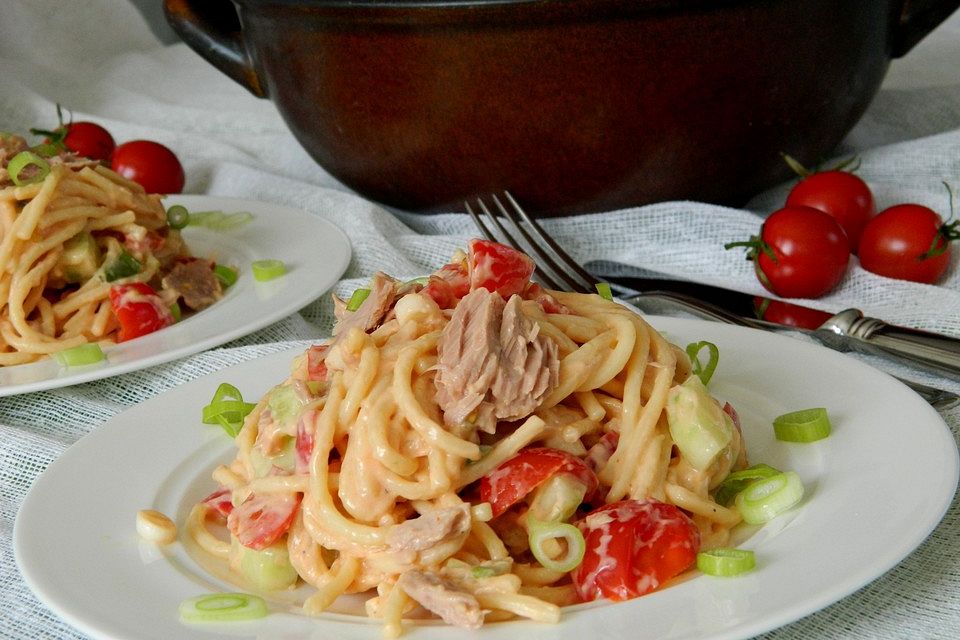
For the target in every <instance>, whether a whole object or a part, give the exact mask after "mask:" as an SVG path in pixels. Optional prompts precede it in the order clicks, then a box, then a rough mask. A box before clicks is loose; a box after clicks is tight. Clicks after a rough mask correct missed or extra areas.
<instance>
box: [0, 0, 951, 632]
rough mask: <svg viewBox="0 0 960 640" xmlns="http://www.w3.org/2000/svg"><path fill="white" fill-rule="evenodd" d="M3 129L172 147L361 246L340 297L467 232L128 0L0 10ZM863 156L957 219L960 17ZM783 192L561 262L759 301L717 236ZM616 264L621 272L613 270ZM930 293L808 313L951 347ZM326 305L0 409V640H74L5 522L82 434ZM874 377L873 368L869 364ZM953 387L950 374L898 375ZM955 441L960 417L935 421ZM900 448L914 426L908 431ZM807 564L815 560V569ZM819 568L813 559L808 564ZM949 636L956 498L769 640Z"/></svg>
mask: <svg viewBox="0 0 960 640" xmlns="http://www.w3.org/2000/svg"><path fill="white" fill-rule="evenodd" d="M0 78H2V85H0V86H2V89H0V130H9V131H16V132H25V131H26V130H27V129H28V128H29V127H31V126H38V125H47V126H49V125H51V124H52V123H53V118H54V117H55V114H54V105H55V103H57V102H59V103H61V104H63V105H64V106H65V107H67V108H69V109H70V110H71V111H72V112H73V114H74V117H75V118H76V119H87V118H89V119H94V120H96V121H98V122H100V123H101V124H103V125H104V126H106V127H107V128H108V129H109V130H110V131H112V133H113V134H114V136H115V137H116V138H117V140H118V141H123V140H129V139H134V138H150V139H154V140H158V141H160V142H163V143H165V144H167V145H168V146H170V147H171V148H173V149H175V150H176V151H177V153H178V154H179V156H180V157H181V159H182V160H183V161H184V164H185V167H186V171H187V176H188V180H187V186H186V191H187V192H189V193H206V194H211V195H221V196H236V197H246V198H255V199H260V200H264V201H270V202H276V203H279V204H285V205H290V206H295V207H299V208H301V209H304V210H306V211H309V212H312V213H315V214H317V215H322V216H325V217H327V218H329V219H331V220H332V221H333V222H335V223H336V224H338V225H339V226H340V227H341V228H343V229H344V230H345V231H346V232H347V233H348V235H349V236H350V238H351V240H352V242H353V249H354V258H353V260H352V262H351V264H350V268H349V271H348V273H347V274H346V279H345V280H344V281H342V282H341V283H339V284H338V286H337V289H338V291H340V292H341V293H342V292H346V291H349V290H351V289H352V288H353V287H355V286H357V285H358V284H359V283H361V282H363V281H365V280H366V278H368V277H369V276H370V274H371V273H373V272H374V271H375V270H378V269H379V270H383V271H386V272H389V273H392V274H395V275H397V276H415V275H418V274H422V273H424V272H425V271H429V270H432V269H433V268H435V267H437V266H438V265H440V264H442V263H443V262H444V261H445V259H446V258H447V257H448V256H449V255H450V254H451V253H452V252H453V250H454V249H455V248H457V247H460V246H462V245H463V243H464V241H465V240H466V239H467V238H469V237H470V236H472V235H474V233H473V230H472V228H471V225H470V223H469V221H468V220H467V219H466V218H465V217H464V216H460V215H442V216H434V217H418V216H411V215H408V214H402V213H399V212H396V215H391V213H389V212H387V211H385V210H384V209H383V208H381V207H379V206H377V205H375V204H371V203H369V202H367V201H364V200H362V199H360V198H358V197H356V196H354V195H352V194H350V193H348V192H347V191H346V190H345V189H344V188H342V187H341V186H340V185H338V184H337V183H336V181H334V180H333V179H332V178H330V176H328V175H326V174H325V173H324V172H322V171H321V170H320V169H319V168H318V167H317V166H316V165H315V164H314V163H313V162H312V161H311V160H310V159H309V157H308V156H307V155H306V153H305V152H304V151H303V150H302V149H301V148H300V147H299V145H298V144H297V143H296V142H295V141H294V139H293V137H292V136H291V135H290V133H289V132H288V131H287V129H286V127H285V126H284V124H283V122H282V121H281V119H280V117H279V116H278V114H277V112H276V110H275V109H274V107H273V106H272V104H271V103H269V102H267V101H261V100H257V99H255V98H253V97H252V96H250V95H249V94H247V93H246V92H245V91H244V90H243V89H242V88H240V87H239V86H237V85H235V84H234V83H233V82H231V81H230V80H228V79H227V78H226V77H225V76H223V75H221V74H219V73H218V72H217V71H215V70H214V69H213V68H212V67H210V66H209V65H207V64H206V63H205V62H203V61H202V60H201V59H200V58H199V57H198V56H196V55H195V54H194V53H193V52H191V51H190V50H189V49H187V47H186V46H184V45H180V44H178V45H173V46H166V47H164V46H162V45H160V44H159V43H158V41H157V40H156V39H155V37H154V36H153V35H152V33H151V32H150V30H149V29H148V28H147V26H146V25H145V24H144V23H143V21H142V18H141V17H140V14H138V13H137V12H136V11H135V9H134V8H133V7H132V5H130V4H128V2H127V1H126V0H86V1H85V2H60V1H58V0H3V2H2V8H0ZM850 152H856V153H858V154H859V156H860V158H861V161H862V165H861V168H860V170H859V174H860V175H861V176H862V177H864V178H865V179H866V180H867V181H868V182H869V183H870V185H871V186H872V187H873V189H874V191H875V193H876V196H877V201H878V205H879V206H880V207H884V206H887V205H890V204H893V203H896V202H900V201H907V200H912V201H916V202H921V203H924V204H927V205H929V206H932V207H933V208H935V209H937V210H939V211H941V212H943V213H944V214H947V213H949V207H948V205H947V196H946V191H945V189H944V188H943V186H942V184H941V181H943V180H947V181H950V182H951V183H952V184H953V185H954V186H955V187H960V15H958V16H954V17H953V18H952V19H951V21H950V22H948V23H947V24H945V25H943V26H941V27H940V28H939V29H938V30H937V31H936V32H934V34H933V35H932V36H930V37H929V38H928V39H927V40H926V41H925V42H923V43H922V44H921V45H920V46H919V47H918V48H917V49H916V50H914V51H913V52H911V53H910V54H909V55H908V56H907V57H906V58H905V59H903V60H901V61H897V62H895V63H894V65H893V67H892V69H891V72H890V75H889V76H888V78H887V82H886V83H885V85H884V88H883V90H882V91H881V93H880V94H879V95H878V97H877V99H876V100H875V102H874V104H873V105H872V107H871V108H870V110H869V111H868V113H867V114H866V116H865V117H864V118H863V120H862V121H861V123H860V124H859V125H858V126H857V128H856V129H855V130H854V131H853V132H852V133H851V134H850V135H849V137H848V138H847V140H846V142H845V144H844V148H842V149H840V150H838V151H837V155H838V156H843V155H846V154H848V153H850ZM788 187H789V185H783V186H782V187H781V188H777V189H773V190H771V191H770V192H768V193H764V194H760V195H758V196H757V197H756V198H755V199H754V200H753V201H752V202H751V203H750V204H749V206H748V209H746V210H734V209H728V208H722V207H716V206H710V205H705V204H700V203H693V202H670V203H664V204H658V205H652V206H647V207H642V208H637V209H630V210H625V211H620V212H614V213H606V214H602V215H591V216H583V217H572V218H568V219H563V220H556V221H550V222H549V223H547V226H548V228H549V229H550V230H552V231H553V232H554V233H555V234H556V235H557V237H558V239H559V240H560V241H561V243H562V244H564V245H565V246H567V247H568V248H569V249H570V250H571V252H572V253H574V254H575V255H576V256H577V257H578V258H580V259H581V260H583V261H585V262H587V261H597V264H596V265H595V266H596V267H597V268H598V269H607V270H611V269H616V270H619V271H624V270H633V271H639V272H656V273H660V274H665V275H670V276H675V277H681V278H688V279H693V280H700V281H704V282H710V283H714V284H719V285H725V286H728V287H731V288H735V289H740V290H743V291H749V292H755V293H762V289H761V288H760V286H759V285H758V283H757V282H756V280H755V279H754V276H753V274H752V271H751V269H750V265H749V264H748V263H747V262H745V261H744V260H743V258H742V254H740V253H739V252H730V251H724V250H723V247H722V245H723V243H724V242H727V241H731V240H738V239H744V238H746V237H748V236H749V235H751V234H752V233H755V232H756V230H757V228H758V225H759V222H760V220H761V218H762V216H763V214H764V213H765V212H769V211H772V210H773V209H774V208H776V207H777V206H778V203H780V202H782V200H783V197H784V195H785V193H786V190H787V189H788ZM614 263H616V264H614ZM955 263H956V260H955V261H954V265H953V266H952V268H951V272H950V274H949V275H948V277H947V278H946V280H945V281H943V282H942V283H940V284H939V285H938V286H925V285H918V284H910V283H905V282H898V281H893V280H887V279H884V278H880V277H877V276H875V275H872V274H870V273H867V272H865V271H863V270H862V269H860V268H859V267H858V266H857V265H856V264H854V265H852V268H851V270H850V273H849V275H848V277H847V278H846V279H845V280H844V282H843V283H842V285H841V286H840V287H839V288H838V289H837V290H836V291H835V292H834V293H832V294H830V295H829V296H827V297H824V298H822V299H820V300H816V301H810V304H811V305H812V306H817V307H820V308H823V309H828V310H837V309H840V308H845V307H849V306H857V307H859V308H861V309H863V310H864V311H865V312H867V313H868V314H871V315H874V316H876V317H880V318H883V319H886V320H888V321H891V322H896V323H900V324H905V325H912V326H916V327H923V328H928V329H933V330H937V331H942V332H944V333H949V334H953V335H957V336H960V270H958V269H957V267H956V264H955ZM330 323H331V308H330V305H329V303H328V302H326V301H318V302H316V303H314V304H312V305H311V306H309V307H308V308H306V309H304V310H303V311H302V312H301V313H300V314H297V315H294V316H292V317H290V318H287V319H285V320H284V321H282V322H279V323H277V324H275V325H273V326H271V327H269V328H267V329H264V330H262V331H259V332H257V333H255V334H253V335H250V336H246V337H244V338H242V339H240V340H237V341H235V342H233V343H231V344H229V345H226V346H224V347H223V348H219V349H214V350H212V351H209V352H207V353H203V354H200V355H196V356H193V357H190V358H186V359H184V360H181V361H178V362H175V363H171V364H167V365H162V366H158V367H154V368H151V369H148V370H145V371H140V372H136V373H132V374H128V375H125V376H121V377H118V378H113V379H110V380H105V381H101V382H95V383H90V384H84V385H79V386H75V387H71V388H66V389H60V390H55V391H48V392H40V393H33V394H28V395H23V396H17V397H12V398H3V399H0V637H3V638H14V639H21V638H24V639H25V638H80V637H83V636H82V635H81V634H79V633H77V632H76V631H75V630H73V629H72V628H71V627H70V626H69V625H67V624H66V623H65V622H63V621H61V620H59V619H58V618H57V617H56V616H55V615H54V614H52V613H50V612H49V611H48V610H47V609H46V608H45V607H44V606H43V605H42V604H40V603H39V602H38V601H37V600H36V599H35V597H34V596H33V594H32V593H31V592H30V591H29V590H28V589H27V588H26V586H25V585H24V583H23V580H22V579H21V577H20V575H19V573H18V571H17V568H16V565H15V563H14V559H13V552H12V548H11V538H12V531H13V521H14V517H15V514H16V511H17V509H18V508H19V505H20V504H21V502H22V501H23V498H24V496H25V495H26V492H27V491H28V489H29V487H30V485H31V483H32V482H33V481H34V479H35V478H36V477H37V475H38V474H39V473H41V472H42V471H43V469H44V468H45V467H46V466H47V465H48V464H50V462H51V461H53V460H55V459H56V458H57V456H58V455H60V454H61V453H62V452H63V451H64V450H66V448H67V447H69V446H70V445H71V444H73V443H74V442H76V441H77V440H78V439H79V438H81V437H82V436H83V435H84V434H86V433H88V432H90V431H91V430H93V429H96V428H97V426H98V425H100V424H102V422H103V421H104V420H106V419H107V418H109V417H110V416H112V415H115V414H116V413H118V412H120V411H122V410H123V409H125V408H126V407H129V406H131V405H133V404H135V403H137V402H140V401H142V400H144V399H146V398H148V397H151V396H154V395H156V394H158V393H161V392H163V391H164V390H166V389H169V388H171V387H173V386H175V385H177V384H180V383H182V382H184V381H187V380H191V379H193V378H196V377H197V376H199V375H202V374H204V373H208V372H210V371H214V370H217V369H219V368H222V367H225V366H228V365H230V364H232V363H236V362H240V361H244V360H248V359H251V358H255V357H257V356H259V355H261V354H265V353H268V352H271V351H275V350H277V349H280V348H284V347H285V346H287V345H288V344H289V341H296V340H304V339H308V338H311V337H313V336H315V335H317V333H318V331H328V330H329V327H330ZM872 363H873V364H875V365H877V366H880V367H887V368H889V367H888V365H886V364H885V363H882V362H878V361H872ZM897 371H898V372H900V373H909V374H910V375H912V376H913V377H914V378H917V379H920V380H923V381H926V382H928V383H931V384H937V385H939V386H942V387H945V388H950V389H952V390H954V391H960V381H957V380H947V379H944V378H939V377H937V376H933V375H929V374H923V373H922V372H917V371H912V372H908V371H905V370H901V369H897ZM944 417H945V419H946V421H947V423H948V424H949V426H950V428H951V429H952V430H953V432H954V434H955V435H956V434H960V409H954V410H952V411H949V412H947V413H945V414H944ZM904 437H909V425H904ZM811 562H812V563H815V559H813V558H812V559H811ZM811 570H815V566H811ZM958 630H960V506H958V503H956V502H955V503H954V504H953V505H952V506H951V508H950V509H949V511H948V513H947V515H946V517H945V519H944V521H943V522H942V523H941V525H940V526H939V527H938V528H937V529H936V531H935V532H934V533H933V535H932V536H931V538H930V539H929V540H928V541H927V542H925V543H924V544H923V545H922V546H921V547H920V548H919V549H918V550H917V551H916V552H915V553H913V554H912V555H910V556H909V557H908V558H907V559H906V560H904V561H903V562H902V563H901V564H900V565H899V566H898V567H897V568H896V569H894V570H892V571H890V572H889V573H887V574H886V575H884V576H883V577H881V578H880V579H878V580H877V581H875V582H874V583H872V584H870V585H868V586H866V587H864V588H863V589H861V590H860V591H859V592H857V593H856V594H854V595H852V596H849V597H847V598H845V599H844V600H842V601H841V602H839V603H837V604H835V605H833V606H831V607H828V608H827V609H825V610H823V611H821V612H819V613H817V614H814V615H811V616H809V617H807V618H805V619H803V620H801V621H798V622H796V623H793V624H791V625H788V626H786V627H784V628H782V629H779V630H777V631H773V632H771V633H769V634H766V635H765V636H764V637H767V638H784V639H787V638H789V639H795V638H954V637H956V635H957V633H958Z"/></svg>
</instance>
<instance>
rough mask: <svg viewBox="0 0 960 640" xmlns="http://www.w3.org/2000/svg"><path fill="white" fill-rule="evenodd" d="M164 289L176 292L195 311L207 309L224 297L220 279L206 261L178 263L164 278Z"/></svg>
mask: <svg viewBox="0 0 960 640" xmlns="http://www.w3.org/2000/svg"><path fill="white" fill-rule="evenodd" d="M163 288H164V289H170V290H172V291H176V292H177V294H178V295H179V296H182V297H183V303H184V304H185V305H187V306H188V307H189V308H191V309H193V310H194V311H200V310H201V309H206V308H207V307H209V306H210V305H212V304H213V303H214V302H216V301H217V300H219V299H220V298H222V297H223V289H221V287H220V279H219V278H217V276H216V274H214V273H213V269H211V268H210V263H209V262H207V261H206V260H184V261H183V262H178V263H177V264H176V266H175V267H174V268H173V269H171V270H170V273H168V274H167V275H166V276H164V278H163Z"/></svg>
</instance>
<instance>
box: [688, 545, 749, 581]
mask: <svg viewBox="0 0 960 640" xmlns="http://www.w3.org/2000/svg"><path fill="white" fill-rule="evenodd" d="M756 566H757V558H756V555H755V554H754V553H753V551H749V550H747V549H711V550H710V551H701V552H700V553H698V554H697V569H699V570H700V571H702V572H703V573H706V574H707V575H711V576H721V577H724V578H728V577H731V576H738V575H740V574H741V573H746V572H747V571H751V570H752V569H753V568H754V567H756Z"/></svg>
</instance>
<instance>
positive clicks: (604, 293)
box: [596, 282, 613, 302]
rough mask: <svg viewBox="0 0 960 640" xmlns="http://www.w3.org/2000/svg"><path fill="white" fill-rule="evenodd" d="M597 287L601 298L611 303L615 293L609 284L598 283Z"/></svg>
mask: <svg viewBox="0 0 960 640" xmlns="http://www.w3.org/2000/svg"><path fill="white" fill-rule="evenodd" d="M596 287H597V293H599V294H600V297H601V298H603V299H604V300H610V301H611V302H612V301H613V291H611V290H610V283H609V282H598V283H597V284H596Z"/></svg>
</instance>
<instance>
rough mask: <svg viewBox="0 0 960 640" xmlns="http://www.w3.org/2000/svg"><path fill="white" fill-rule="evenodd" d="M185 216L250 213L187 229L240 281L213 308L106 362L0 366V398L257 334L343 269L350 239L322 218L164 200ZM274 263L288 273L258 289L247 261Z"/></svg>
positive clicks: (110, 351)
mask: <svg viewBox="0 0 960 640" xmlns="http://www.w3.org/2000/svg"><path fill="white" fill-rule="evenodd" d="M174 204H182V205H183V206H185V207H187V209H189V210H190V211H211V210H221V211H225V212H235V211H249V212H251V213H252V214H253V215H254V219H253V221H252V222H250V223H249V224H247V225H245V226H243V227H241V228H239V229H234V230H231V231H227V232H222V233H218V232H214V231H210V230H208V229H204V228H196V227H188V228H187V229H185V230H184V238H185V239H186V241H187V244H188V246H189V247H190V250H191V252H192V253H193V254H194V255H196V256H201V257H205V258H212V259H214V260H216V261H217V262H218V263H221V264H225V265H230V266H233V267H235V268H238V269H239V274H240V278H239V279H238V280H237V282H236V283H235V284H234V285H233V286H231V287H230V288H229V289H227V291H226V295H224V297H223V299H222V300H220V301H218V302H217V303H216V304H214V305H213V306H211V307H209V308H207V309H205V310H203V311H201V312H200V313H197V314H195V315H193V316H190V317H188V318H186V319H185V320H183V321H182V322H179V323H177V324H175V325H173V326H172V327H167V328H165V329H161V330H160V331H157V332H155V333H151V334H149V335H146V336H143V337H142V338H137V339H136V340H131V341H129V342H124V343H121V344H118V345H116V346H113V347H108V348H106V349H105V350H104V351H105V354H106V357H107V359H106V361H104V362H100V363H98V364H95V365H89V366H86V367H75V368H64V367H62V366H60V364H59V363H57V362H56V360H54V359H52V358H49V359H46V360H41V361H39V362H34V363H30V364H24V365H16V366H12V367H0V397H3V396H10V395H15V394H19V393H28V392H32V391H41V390H44V389H54V388H58V387H65V386H68V385H73V384H79V383H81V382H89V381H91V380H99V379H101V378H107V377H110V376H115V375H119V374H121V373H127V372H130V371H135V370H137V369H143V368H146V367H152V366H154V365H157V364H161V363H164V362H169V361H171V360H175V359H177V358H182V357H184V356H188V355H191V354H194V353H198V352H200V351H203V350H205V349H210V348H212V347H215V346H217V345H221V344H223V343H225V342H228V341H230V340H233V339H234V338H239V337H240V336H244V335H246V334H248V333H252V332H254V331H256V330H257V329H262V328H263V327H266V326H268V325H270V324H272V323H274V322H276V321H278V320H280V319H281V318H284V317H286V316H288V315H290V314H291V313H294V312H296V311H297V310H299V309H301V308H303V307H305V306H307V305H308V304H310V303H311V302H313V301H314V300H316V299H317V298H318V297H320V296H321V295H323V293H324V292H325V291H327V290H328V289H330V287H332V286H333V285H334V284H335V283H336V282H337V280H338V279H339V278H340V276H341V275H343V272H344V271H346V269H347V265H348V264H349V263H350V240H349V239H348V238H347V236H346V235H345V234H344V233H343V232H342V231H341V230H340V229H338V228H337V227H336V226H334V225H333V224H331V223H329V222H327V221H326V220H324V219H323V218H321V217H319V216H316V215H312V214H310V213H307V212H306V211H301V210H299V209H292V208H290V207H283V206H280V205H275V204H270V203H267V202H258V201H254V200H240V199H235V198H218V197H211V196H170V197H169V198H167V199H166V200H164V206H167V207H169V206H171V205H174ZM271 258H276V259H279V260H283V261H284V262H285V263H286V265H287V274H286V275H285V276H283V277H282V278H278V279H276V280H271V281H268V282H257V281H255V280H254V278H253V274H252V273H251V271H250V263H251V262H253V261H254V260H263V259H271Z"/></svg>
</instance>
